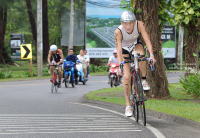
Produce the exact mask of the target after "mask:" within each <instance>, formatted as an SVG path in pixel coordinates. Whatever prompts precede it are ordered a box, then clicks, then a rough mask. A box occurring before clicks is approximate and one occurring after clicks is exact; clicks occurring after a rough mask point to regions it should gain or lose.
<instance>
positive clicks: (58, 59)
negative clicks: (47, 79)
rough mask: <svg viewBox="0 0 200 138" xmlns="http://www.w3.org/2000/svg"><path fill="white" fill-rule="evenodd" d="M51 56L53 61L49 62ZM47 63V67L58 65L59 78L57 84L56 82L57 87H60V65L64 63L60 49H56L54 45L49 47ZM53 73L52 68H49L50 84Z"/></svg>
mask: <svg viewBox="0 0 200 138" xmlns="http://www.w3.org/2000/svg"><path fill="white" fill-rule="evenodd" d="M52 56H53V60H52V62H51V57H52ZM47 61H48V63H49V65H59V67H58V76H59V82H58V87H59V88H60V87H61V79H62V65H61V64H62V63H63V61H64V56H63V52H62V50H61V49H58V48H57V46H56V45H51V46H50V50H49V54H48V60H47ZM53 71H54V66H50V73H51V82H52V77H53Z"/></svg>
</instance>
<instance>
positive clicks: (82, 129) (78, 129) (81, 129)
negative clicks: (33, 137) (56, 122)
mask: <svg viewBox="0 0 200 138" xmlns="http://www.w3.org/2000/svg"><path fill="white" fill-rule="evenodd" d="M89 129H90V130H132V129H133V128H130V127H129V128H115V127H113V128H99V127H97V128H89ZM39 130H40V131H67V130H69V131H84V130H88V128H77V129H71V128H67V129H60V128H59V129H56V128H55V129H54V128H52V129H45V128H44V129H23V130H21V129H20V130H7V131H10V132H11V131H12V132H20V131H22V132H24V131H39ZM133 130H138V129H133Z"/></svg>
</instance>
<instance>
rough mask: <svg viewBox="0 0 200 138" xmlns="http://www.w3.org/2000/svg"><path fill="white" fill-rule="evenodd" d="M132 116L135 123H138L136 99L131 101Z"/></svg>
mask: <svg viewBox="0 0 200 138" xmlns="http://www.w3.org/2000/svg"><path fill="white" fill-rule="evenodd" d="M133 116H134V118H135V121H136V122H138V120H139V111H138V103H137V101H136V98H134V99H133Z"/></svg>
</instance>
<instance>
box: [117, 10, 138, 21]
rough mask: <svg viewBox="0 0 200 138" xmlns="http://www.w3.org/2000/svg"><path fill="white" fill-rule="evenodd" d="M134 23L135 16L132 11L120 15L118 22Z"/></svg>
mask: <svg viewBox="0 0 200 138" xmlns="http://www.w3.org/2000/svg"><path fill="white" fill-rule="evenodd" d="M130 21H136V17H135V14H134V13H133V12H132V11H124V12H122V14H121V17H120V22H130Z"/></svg>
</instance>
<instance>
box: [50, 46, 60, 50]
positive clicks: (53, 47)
mask: <svg viewBox="0 0 200 138" xmlns="http://www.w3.org/2000/svg"><path fill="white" fill-rule="evenodd" d="M57 49H58V48H57V46H56V45H51V46H50V50H51V51H56V50H57Z"/></svg>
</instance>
